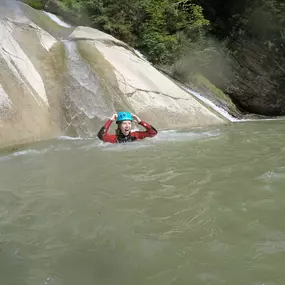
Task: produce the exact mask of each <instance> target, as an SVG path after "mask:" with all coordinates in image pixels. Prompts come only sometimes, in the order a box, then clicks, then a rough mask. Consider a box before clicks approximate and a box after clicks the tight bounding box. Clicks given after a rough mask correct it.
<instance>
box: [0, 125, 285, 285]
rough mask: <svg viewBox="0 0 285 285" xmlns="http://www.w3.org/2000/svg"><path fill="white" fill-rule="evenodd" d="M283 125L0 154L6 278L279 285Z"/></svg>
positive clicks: (284, 207)
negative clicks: (117, 143) (116, 143)
mask: <svg viewBox="0 0 285 285" xmlns="http://www.w3.org/2000/svg"><path fill="white" fill-rule="evenodd" d="M284 141H285V134H284V122H282V121H275V122H274V121H272V122H258V123H249V122H248V123H240V124H234V125H230V126H222V127H219V128H212V129H196V130H192V131H189V132H180V131H168V132H160V133H159V135H158V136H157V137H156V138H153V139H148V140H145V141H142V142H136V143H130V144H122V145H109V144H102V143H101V142H100V141H99V140H97V139H95V140H93V139H71V138H68V137H61V138H58V139H55V140H51V141H47V142H41V143H37V144H33V145H30V146H28V147H26V148H24V149H19V150H17V151H15V152H13V153H11V154H7V153H2V155H0V180H1V186H0V281H1V282H0V284H1V285H2V284H3V285H4V284H5V285H12V284H13V285H26V284H28V285H43V284H48V285H62V284H68V285H78V284H82V285H89V284H90V285H91V284H92V285H94V284H99V285H101V284H102V285H113V284H114V285H118V284H124V285H129V284H130V285H133V284H137V285H151V284H153V285H160V284H161V285H168V284H176V285H184V284H193V285H200V284H201V285H202V284H203V285H204V284H211V285H221V284H227V285H229V284H234V285H235V284H247V285H262V284H264V285H277V284H278V285H279V284H280V285H282V284H284V282H285V273H284V264H285V227H284V221H283V217H284V216H285V192H284V189H285V164H284V154H285V146H284Z"/></svg>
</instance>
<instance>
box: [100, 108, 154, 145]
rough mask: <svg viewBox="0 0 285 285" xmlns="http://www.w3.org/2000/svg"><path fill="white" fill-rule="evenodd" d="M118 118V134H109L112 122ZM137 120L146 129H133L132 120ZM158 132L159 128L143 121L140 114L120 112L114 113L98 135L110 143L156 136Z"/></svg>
mask: <svg viewBox="0 0 285 285" xmlns="http://www.w3.org/2000/svg"><path fill="white" fill-rule="evenodd" d="M115 120H116V123H117V125H118V127H117V129H116V134H108V131H109V128H110V126H111V124H112V123H113V122H114V121H115ZM134 120H135V121H136V122H137V123H138V124H139V125H141V126H143V127H144V128H145V129H146V130H145V131H135V132H132V131H131V127H132V121H134ZM156 134H157V130H156V129H155V128H154V127H153V126H151V125H149V124H148V123H146V122H145V121H142V120H141V119H140V118H139V117H138V116H136V115H133V114H131V113H129V112H119V113H118V114H114V115H113V116H112V117H111V118H110V119H109V120H108V121H107V122H106V123H105V125H104V126H103V127H102V128H101V129H100V130H99V132H98V134H97V136H98V138H99V139H100V140H102V141H103V142H109V143H124V142H133V141H138V140H142V139H144V138H147V137H154V136H155V135H156Z"/></svg>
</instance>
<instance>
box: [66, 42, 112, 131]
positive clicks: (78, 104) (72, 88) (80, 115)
mask: <svg viewBox="0 0 285 285" xmlns="http://www.w3.org/2000/svg"><path fill="white" fill-rule="evenodd" d="M63 43H64V46H65V50H66V57H67V69H68V72H67V74H66V75H65V82H64V92H65V107H66V110H67V114H68V120H69V124H71V125H72V126H73V127H75V128H76V131H77V133H78V135H79V136H81V137H85V136H92V135H94V133H97V129H94V126H93V125H94V123H95V121H96V119H97V120H98V119H99V120H106V119H107V118H109V117H110V116H111V114H113V113H115V109H114V103H113V101H112V98H110V99H111V102H107V100H106V98H105V97H106V96H104V92H103V90H102V88H101V86H100V83H101V82H100V81H101V79H100V78H99V77H98V76H97V75H96V74H95V73H94V71H93V70H92V68H91V67H90V66H89V65H88V63H86V62H85V61H84V60H83V59H82V58H81V56H80V55H79V53H78V51H77V46H76V42H72V41H65V40H64V41H63ZM106 95H107V94H106ZM108 99H109V98H108ZM108 101H109V100H108Z"/></svg>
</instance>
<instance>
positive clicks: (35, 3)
mask: <svg viewBox="0 0 285 285" xmlns="http://www.w3.org/2000/svg"><path fill="white" fill-rule="evenodd" d="M25 2H26V3H27V4H28V5H29V6H31V7H32V8H34V9H38V10H41V9H42V8H43V4H42V1H41V0H26V1H25Z"/></svg>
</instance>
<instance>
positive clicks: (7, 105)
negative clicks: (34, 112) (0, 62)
mask: <svg viewBox="0 0 285 285" xmlns="http://www.w3.org/2000/svg"><path fill="white" fill-rule="evenodd" d="M11 108H12V101H11V100H10V98H9V96H8V95H7V93H6V92H5V90H4V89H3V87H2V86H1V84H0V121H1V119H5V118H6V117H7V116H8V114H9V110H10V109H11Z"/></svg>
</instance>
